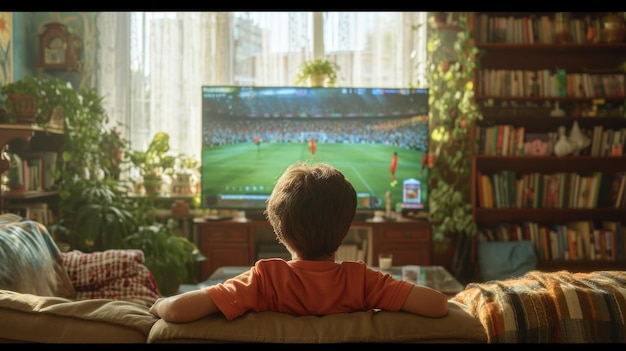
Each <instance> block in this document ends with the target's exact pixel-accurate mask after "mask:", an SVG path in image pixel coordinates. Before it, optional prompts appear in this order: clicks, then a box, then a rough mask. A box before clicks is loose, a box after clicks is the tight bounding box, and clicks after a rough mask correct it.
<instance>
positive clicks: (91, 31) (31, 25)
mask: <svg viewBox="0 0 626 351" xmlns="http://www.w3.org/2000/svg"><path fill="white" fill-rule="evenodd" d="M97 14H98V13H97V12H14V13H13V80H14V81H17V80H20V79H21V78H23V77H24V76H38V75H51V76H55V77H57V78H61V79H64V80H66V81H69V82H71V83H72V85H73V86H74V87H75V88H78V87H79V86H80V85H81V83H82V84H89V83H90V82H89V81H88V80H89V79H95V78H94V76H93V75H92V74H90V73H92V72H93V71H94V70H93V69H91V71H89V67H93V65H95V47H96V45H95V42H96V40H95V37H96V29H95V23H96V18H97ZM46 22H60V23H63V24H65V25H67V26H68V27H69V28H71V29H72V30H73V31H74V32H75V33H77V34H78V35H79V36H80V37H81V38H82V41H83V48H84V50H83V52H82V55H81V56H82V58H83V59H84V60H85V66H86V67H87V69H86V72H87V73H77V72H67V71H51V72H43V71H40V70H38V69H37V56H38V54H39V30H40V28H42V27H43V24H45V23H46ZM86 29H88V30H86ZM86 32H88V33H87V34H85V33H86ZM85 36H87V37H85Z"/></svg>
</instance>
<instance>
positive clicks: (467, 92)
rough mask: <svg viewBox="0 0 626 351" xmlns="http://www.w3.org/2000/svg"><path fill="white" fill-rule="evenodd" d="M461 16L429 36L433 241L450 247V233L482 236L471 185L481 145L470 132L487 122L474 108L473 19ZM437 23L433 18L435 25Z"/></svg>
mask: <svg viewBox="0 0 626 351" xmlns="http://www.w3.org/2000/svg"><path fill="white" fill-rule="evenodd" d="M457 15H458V18H456V21H455V23H454V24H453V25H448V26H432V27H431V28H429V30H428V45H427V47H428V68H427V83H428V87H429V89H430V96H429V106H430V118H431V140H430V143H431V150H432V153H433V157H434V164H433V167H432V169H431V170H430V173H429V183H430V187H429V189H431V191H430V196H429V201H430V202H429V208H430V219H431V221H433V223H434V224H433V240H434V241H445V240H446V239H447V235H448V234H451V233H456V234H466V235H469V236H473V235H475V234H476V233H477V226H476V224H475V223H474V220H473V217H472V204H471V198H470V190H471V181H470V180H471V162H472V157H473V156H474V154H475V152H476V150H477V145H478V144H477V141H476V139H475V138H474V137H473V135H472V134H471V132H472V130H473V127H474V126H475V125H476V122H477V121H478V120H480V119H482V115H481V113H480V111H479V109H478V108H477V106H476V104H475V102H474V85H473V75H474V70H475V69H476V68H477V67H478V64H479V61H478V60H479V54H480V52H479V50H478V48H476V46H475V45H474V40H473V38H472V33H471V30H470V28H468V26H467V18H468V16H469V13H466V12H462V13H457ZM431 16H440V13H434V14H431ZM434 22H435V19H434V18H432V19H431V21H430V23H434Z"/></svg>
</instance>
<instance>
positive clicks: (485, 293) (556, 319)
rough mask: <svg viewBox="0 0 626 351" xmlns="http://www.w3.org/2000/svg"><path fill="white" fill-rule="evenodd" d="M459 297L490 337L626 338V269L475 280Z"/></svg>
mask: <svg viewBox="0 0 626 351" xmlns="http://www.w3.org/2000/svg"><path fill="white" fill-rule="evenodd" d="M454 299H455V300H457V301H459V302H462V303H464V304H466V305H467V306H468V307H469V309H470V312H471V313H472V315H474V316H475V317H476V318H477V319H479V320H480V321H481V323H482V324H483V325H484V327H485V331H486V333H487V336H488V341H489V342H490V343H498V342H506V343H518V342H530V343H538V342H541V343H545V342H548V343H564V342H565V343H598V342H604V343H615V342H621V343H623V342H626V271H598V272H592V273H570V272H567V271H561V272H553V273H542V272H539V271H531V272H529V273H527V274H526V275H524V276H522V277H520V278H515V279H508V280H500V281H489V282H485V283H480V284H478V283H473V284H469V285H468V286H467V287H466V289H465V290H463V291H461V292H459V293H458V294H457V295H456V296H455V297H454Z"/></svg>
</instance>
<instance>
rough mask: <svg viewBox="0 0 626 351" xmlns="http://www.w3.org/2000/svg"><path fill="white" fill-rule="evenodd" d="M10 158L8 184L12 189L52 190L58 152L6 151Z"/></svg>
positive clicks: (24, 190) (7, 157) (25, 190)
mask: <svg viewBox="0 0 626 351" xmlns="http://www.w3.org/2000/svg"><path fill="white" fill-rule="evenodd" d="M5 159H7V160H9V169H8V170H7V173H8V184H7V185H8V186H9V188H10V189H11V190H12V191H20V192H29V191H43V190H50V188H51V187H52V183H53V175H52V170H53V169H54V162H56V153H53V152H43V153H33V154H29V155H22V156H20V155H17V154H15V153H6V157H5Z"/></svg>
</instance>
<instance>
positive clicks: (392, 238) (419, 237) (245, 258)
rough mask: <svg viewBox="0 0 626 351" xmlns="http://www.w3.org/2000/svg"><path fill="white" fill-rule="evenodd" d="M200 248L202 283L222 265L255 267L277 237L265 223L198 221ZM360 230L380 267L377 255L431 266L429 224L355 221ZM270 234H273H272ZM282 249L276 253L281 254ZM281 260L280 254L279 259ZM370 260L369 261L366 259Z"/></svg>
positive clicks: (401, 261) (201, 219) (373, 258)
mask: <svg viewBox="0 0 626 351" xmlns="http://www.w3.org/2000/svg"><path fill="white" fill-rule="evenodd" d="M194 222H195V224H196V231H197V232H196V235H197V241H198V243H197V244H198V247H199V248H200V250H201V251H202V253H203V254H204V255H205V256H206V257H207V261H205V262H203V266H202V277H201V278H202V280H206V279H208V277H209V276H210V275H211V273H213V272H214V271H215V270H216V269H217V268H219V267H222V266H248V265H249V266H252V265H253V264H254V262H255V261H256V260H257V258H258V257H259V256H263V255H260V253H259V252H257V250H258V249H259V248H262V247H266V246H270V247H271V246H274V247H276V245H268V244H272V243H273V244H275V243H276V238H275V236H274V235H273V232H272V231H271V226H270V225H269V223H268V222H266V221H248V222H236V221H231V220H226V221H207V220H205V219H204V218H195V219H194ZM353 227H354V228H355V229H357V230H359V231H363V230H367V231H370V232H371V233H372V242H373V245H372V249H371V253H372V255H371V260H369V261H370V262H371V264H372V265H374V266H376V265H378V253H379V252H390V253H392V254H393V263H394V265H395V266H401V265H430V264H431V228H430V223H429V222H428V221H413V220H406V221H400V222H354V224H353ZM270 234H271V235H270ZM280 250H284V248H282V246H281V247H280V248H279V249H278V250H274V251H273V252H278V253H280ZM276 257H278V255H277V256H276ZM366 261H367V260H366Z"/></svg>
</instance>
